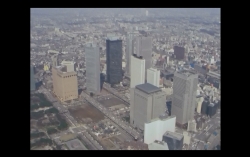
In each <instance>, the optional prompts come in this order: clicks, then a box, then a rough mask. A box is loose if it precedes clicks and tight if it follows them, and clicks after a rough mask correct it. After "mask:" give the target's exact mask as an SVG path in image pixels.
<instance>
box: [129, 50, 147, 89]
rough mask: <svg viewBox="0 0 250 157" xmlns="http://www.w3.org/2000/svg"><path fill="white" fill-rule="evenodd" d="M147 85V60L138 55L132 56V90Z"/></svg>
mask: <svg viewBox="0 0 250 157" xmlns="http://www.w3.org/2000/svg"><path fill="white" fill-rule="evenodd" d="M144 83H145V59H143V58H142V57H138V56H136V55H133V56H131V78H130V88H135V86H136V85H139V84H144Z"/></svg>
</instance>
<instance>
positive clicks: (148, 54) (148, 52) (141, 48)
mask: <svg viewBox="0 0 250 157" xmlns="http://www.w3.org/2000/svg"><path fill="white" fill-rule="evenodd" d="M134 48H135V50H134V53H135V54H136V55H137V56H142V57H143V58H144V59H145V71H146V72H147V69H149V68H151V66H152V37H144V36H140V37H137V38H136V41H135V47H134Z"/></svg>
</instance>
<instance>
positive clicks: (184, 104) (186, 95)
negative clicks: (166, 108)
mask: <svg viewBox="0 0 250 157" xmlns="http://www.w3.org/2000/svg"><path fill="white" fill-rule="evenodd" d="M197 84H198V74H196V73H194V72H193V71H188V70H182V71H178V72H175V74H174V81H173V104H172V111H171V114H172V115H176V122H177V124H179V125H183V124H187V122H188V121H189V120H193V117H194V111H195V106H196V94H197Z"/></svg>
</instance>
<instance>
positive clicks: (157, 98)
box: [130, 83, 166, 130]
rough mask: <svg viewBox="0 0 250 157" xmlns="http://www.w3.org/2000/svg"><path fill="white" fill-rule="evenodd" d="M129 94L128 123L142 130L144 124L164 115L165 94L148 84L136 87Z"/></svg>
mask: <svg viewBox="0 0 250 157" xmlns="http://www.w3.org/2000/svg"><path fill="white" fill-rule="evenodd" d="M130 92H131V95H130V123H131V124H132V125H133V126H134V127H137V128H139V129H141V130H144V124H145V123H149V122H151V120H152V119H155V118H158V117H159V116H160V115H162V114H164V112H165V110H166V106H165V102H166V93H165V92H163V91H162V90H161V89H160V88H158V87H156V86H154V85H151V84H149V83H145V84H141V85H137V86H135V88H131V91H130Z"/></svg>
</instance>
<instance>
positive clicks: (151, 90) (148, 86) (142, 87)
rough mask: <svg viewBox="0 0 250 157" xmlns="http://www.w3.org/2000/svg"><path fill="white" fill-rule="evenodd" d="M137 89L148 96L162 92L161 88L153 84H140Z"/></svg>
mask: <svg viewBox="0 0 250 157" xmlns="http://www.w3.org/2000/svg"><path fill="white" fill-rule="evenodd" d="M135 87H136V88H137V89H139V90H140V91H143V92H145V93H147V94H151V93H155V92H159V91H161V89H160V88H158V87H156V86H154V85H152V84H149V83H144V84H140V85H137V86H135Z"/></svg>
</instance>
